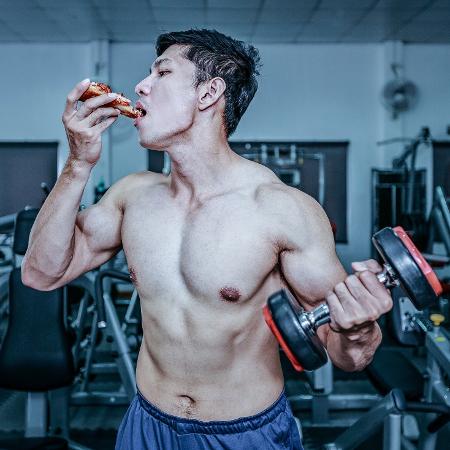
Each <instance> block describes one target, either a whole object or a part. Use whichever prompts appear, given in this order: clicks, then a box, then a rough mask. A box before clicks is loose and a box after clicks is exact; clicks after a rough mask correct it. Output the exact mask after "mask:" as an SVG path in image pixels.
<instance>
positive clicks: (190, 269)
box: [122, 201, 277, 302]
mask: <svg viewBox="0 0 450 450" xmlns="http://www.w3.org/2000/svg"><path fill="white" fill-rule="evenodd" d="M122 242H123V248H124V251H125V254H126V257H127V262H128V265H129V267H130V272H131V270H132V271H133V273H134V276H135V280H136V283H137V284H138V289H139V291H140V293H141V296H142V295H143V296H147V295H148V296H166V295H167V294H172V293H173V294H175V292H176V291H178V292H180V295H183V294H185V293H186V290H187V291H188V292H189V294H190V295H191V296H192V297H195V298H207V299H211V298H218V299H220V300H224V301H230V302H236V301H245V300H246V299H248V298H251V297H252V296H253V295H254V294H255V293H256V292H257V290H258V289H259V288H260V287H261V285H262V283H263V282H264V280H265V278H267V276H268V274H269V273H270V272H272V270H273V268H274V267H275V265H276V263H277V251H276V248H275V245H274V243H273V239H272V235H271V230H270V227H269V225H268V224H267V223H266V221H265V220H264V216H263V215H262V214H261V212H260V211H258V208H257V206H256V205H255V204H254V203H253V202H251V201H241V202H221V201H215V202H211V204H208V205H206V206H203V207H201V208H199V209H197V210H195V211H191V212H187V211H185V210H183V209H182V208H181V209H180V208H179V207H177V206H176V205H175V204H170V203H168V204H165V205H164V206H160V207H159V208H154V209H150V208H148V207H147V208H146V209H144V208H143V207H142V205H141V206H140V207H139V205H137V204H136V205H133V206H131V207H128V208H127V209H126V212H125V215H124V220H123V225H122ZM172 291H173V292H172Z"/></svg>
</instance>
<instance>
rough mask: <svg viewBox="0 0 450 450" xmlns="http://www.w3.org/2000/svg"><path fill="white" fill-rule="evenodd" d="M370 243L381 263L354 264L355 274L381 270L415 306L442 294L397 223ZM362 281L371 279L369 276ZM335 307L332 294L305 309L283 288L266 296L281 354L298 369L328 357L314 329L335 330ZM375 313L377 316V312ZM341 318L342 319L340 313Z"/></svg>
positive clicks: (385, 282) (311, 367) (383, 281)
mask: <svg viewBox="0 0 450 450" xmlns="http://www.w3.org/2000/svg"><path fill="white" fill-rule="evenodd" d="M372 242H373V244H374V246H375V248H376V249H377V251H378V253H379V254H380V256H381V257H382V258H383V260H384V265H383V268H381V267H380V266H379V264H378V263H377V262H376V261H374V260H370V261H367V262H366V263H365V264H364V263H354V265H353V269H354V270H355V271H357V272H359V271H360V272H361V273H360V276H364V274H363V271H367V270H368V271H371V272H379V270H380V269H382V270H381V271H380V272H379V273H378V274H377V278H378V281H379V282H380V283H381V284H383V285H384V286H385V287H386V288H392V287H395V286H398V285H401V286H402V288H403V289H404V290H405V291H406V293H407V294H408V296H409V297H410V299H411V301H412V302H413V303H414V305H415V306H416V308H417V309H419V310H422V309H424V308H426V307H428V306H430V305H431V304H433V303H434V302H435V301H436V300H437V298H438V297H439V295H440V294H441V293H442V288H441V285H440V283H439V280H438V279H437V277H436V275H435V273H434V272H433V270H432V269H431V267H430V266H429V265H428V263H427V262H426V261H425V259H424V258H423V256H422V255H421V254H420V252H419V251H418V250H417V248H416V247H415V245H414V244H413V242H412V241H411V240H410V239H409V237H408V236H407V234H406V233H405V231H404V230H403V229H402V228H401V227H396V228H384V229H383V230H380V231H378V232H377V233H375V234H374V236H373V237H372ZM367 281H368V282H369V283H370V282H371V280H370V279H369V280H367ZM380 288H381V289H383V287H382V286H380ZM335 290H336V288H335ZM372 306H373V308H374V309H376V307H377V305H372ZM340 309H342V306H341V303H340V302H339V301H338V299H337V297H336V294H334V293H331V294H330V295H329V296H328V297H327V303H323V304H322V305H320V306H319V307H317V308H315V309H313V310H312V311H309V312H306V311H304V310H303V308H301V306H300V305H299V304H298V302H297V301H296V300H295V299H294V298H293V296H292V295H291V294H290V293H288V292H287V291H285V290H282V291H279V292H276V293H275V294H273V295H271V296H270V297H269V299H268V301H267V305H266V306H265V307H264V310H263V312H264V318H265V320H266V322H267V324H268V325H269V327H270V329H271V330H272V332H273V333H274V335H275V337H276V338H277V340H278V342H279V343H280V345H281V347H282V348H283V350H284V352H285V354H286V356H287V357H288V358H289V360H290V361H291V363H292V365H293V366H294V368H295V369H296V370H298V371H301V370H315V369H318V368H319V367H321V366H322V365H324V364H325V363H326V362H327V360H328V357H327V353H326V350H325V348H324V346H323V344H322V342H321V341H320V339H319V337H318V336H317V334H316V330H317V328H318V327H319V326H320V325H323V324H325V323H329V322H331V324H330V326H331V328H333V327H336V329H335V331H338V332H339V331H340V330H339V328H338V327H337V326H336V323H337V322H338V321H337V320H334V317H333V316H334V315H339V314H342V313H343V311H340ZM330 310H331V314H330ZM374 313H375V314H376V315H379V314H377V311H374ZM340 319H341V320H340V321H339V322H342V317H341V318H340Z"/></svg>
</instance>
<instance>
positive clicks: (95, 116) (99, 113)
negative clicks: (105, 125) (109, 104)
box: [84, 108, 120, 127]
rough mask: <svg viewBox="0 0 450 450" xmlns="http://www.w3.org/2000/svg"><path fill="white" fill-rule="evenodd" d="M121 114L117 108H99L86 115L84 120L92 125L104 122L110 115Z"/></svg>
mask: <svg viewBox="0 0 450 450" xmlns="http://www.w3.org/2000/svg"><path fill="white" fill-rule="evenodd" d="M119 115H120V111H119V110H118V109H115V108H98V109H96V110H94V112H93V113H92V114H89V116H87V117H86V119H85V120H84V122H86V123H87V124H88V125H89V126H90V127H92V126H94V125H97V124H98V123H100V122H103V121H104V120H105V119H107V118H109V117H117V116H119Z"/></svg>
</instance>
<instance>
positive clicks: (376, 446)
mask: <svg viewBox="0 0 450 450" xmlns="http://www.w3.org/2000/svg"><path fill="white" fill-rule="evenodd" d="M285 372H286V392H287V394H288V395H291V394H301V393H308V392H309V390H308V387H307V384H306V383H305V380H304V378H303V377H302V376H298V375H297V374H295V373H293V372H292V371H291V370H290V369H289V368H287V369H286V371H285ZM110 385H111V381H108V382H99V383H98V384H97V385H96V386H95V389H96V390H97V389H99V390H102V389H109V388H110V387H111V386H110ZM333 392H334V393H340V394H343V393H348V394H356V393H367V394H374V393H375V390H374V388H373V387H372V385H371V384H370V382H369V381H368V380H367V379H366V377H365V375H364V373H354V374H348V373H344V372H342V371H340V370H335V383H334V391H333ZM25 402H26V393H23V392H17V391H14V392H13V391H5V390H1V389H0V439H1V438H13V437H18V436H21V435H22V434H23V424H24V420H25V417H24V412H25ZM125 411H126V407H125V406H112V405H108V406H83V407H71V409H70V417H71V420H70V426H71V439H72V440H74V441H76V442H78V443H80V444H83V445H85V446H88V447H90V448H92V449H98V450H105V449H112V448H114V443H115V438H116V433H117V429H118V427H119V424H120V421H121V420H122V417H123V415H124V414H125ZM360 414H361V411H352V410H348V411H341V412H333V413H332V417H331V418H332V420H333V421H335V422H338V421H352V420H356V419H357V418H358V417H359V415H360ZM296 416H297V417H298V418H299V419H300V421H301V422H302V424H303V445H304V448H305V450H318V449H320V446H321V445H322V444H324V443H326V442H332V441H333V440H334V439H335V438H336V437H337V436H339V434H340V433H342V432H343V431H344V430H345V427H332V428H330V427H322V426H321V427H318V426H307V423H308V422H309V420H310V417H309V413H307V412H300V413H297V414H296ZM418 420H420V417H418ZM449 440H450V424H449V425H447V426H446V427H445V428H443V429H442V430H441V431H440V432H439V439H438V443H437V447H436V449H437V450H445V449H447V448H448V442H449ZM381 448H382V434H381V430H380V431H378V432H377V433H375V435H374V436H373V437H372V438H371V439H370V440H369V442H367V443H365V444H364V445H362V446H360V447H358V449H357V450H381Z"/></svg>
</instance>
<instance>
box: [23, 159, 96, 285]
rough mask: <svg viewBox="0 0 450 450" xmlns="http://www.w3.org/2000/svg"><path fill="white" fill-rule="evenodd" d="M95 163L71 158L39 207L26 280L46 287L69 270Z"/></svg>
mask: <svg viewBox="0 0 450 450" xmlns="http://www.w3.org/2000/svg"><path fill="white" fill-rule="evenodd" d="M91 170H92V166H91V165H89V164H86V163H82V162H79V161H75V160H73V159H71V158H69V159H68V160H67V162H66V165H65V167H64V170H63V171H62V173H61V175H60V176H59V178H58V180H57V182H56V184H55V186H54V188H53V189H52V191H51V192H50V194H49V196H48V197H47V199H46V201H45V203H44V204H43V205H42V208H41V209H40V211H39V214H38V216H37V218H36V221H35V223H34V225H33V228H32V230H31V233H30V239H29V245H28V250H27V253H26V255H25V258H24V260H23V264H22V279H23V281H24V283H25V284H30V285H33V286H34V287H37V288H39V287H41V288H45V286H48V285H51V284H53V283H54V282H55V281H57V280H58V279H59V278H60V277H61V276H62V275H63V274H64V272H65V271H66V270H67V267H68V266H69V264H70V261H71V259H72V255H73V249H74V243H75V222H76V217H77V213H78V210H79V206H80V202H81V197H82V195H83V191H84V188H85V187H86V183H87V181H88V179H89V175H90V173H91Z"/></svg>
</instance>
